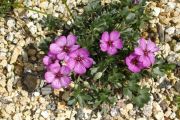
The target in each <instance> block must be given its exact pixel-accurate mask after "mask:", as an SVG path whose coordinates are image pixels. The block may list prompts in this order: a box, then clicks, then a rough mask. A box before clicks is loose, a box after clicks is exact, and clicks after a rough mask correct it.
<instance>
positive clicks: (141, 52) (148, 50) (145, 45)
mask: <svg viewBox="0 0 180 120" xmlns="http://www.w3.org/2000/svg"><path fill="white" fill-rule="evenodd" d="M158 50H159V49H158V47H157V46H156V44H155V43H154V42H152V41H151V40H150V39H149V40H145V39H144V38H141V39H140V40H139V46H138V47H136V48H135V50H134V52H133V53H131V54H130V55H129V56H128V57H126V60H125V61H126V64H127V65H128V69H129V70H131V71H132V72H134V73H137V72H140V71H141V70H142V69H144V68H149V67H150V66H151V65H152V64H154V63H155V55H154V52H157V51H158Z"/></svg>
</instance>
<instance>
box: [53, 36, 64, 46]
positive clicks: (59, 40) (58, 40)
mask: <svg viewBox="0 0 180 120" xmlns="http://www.w3.org/2000/svg"><path fill="white" fill-rule="evenodd" d="M66 41H67V39H66V36H60V37H59V38H58V39H57V40H56V41H55V43H56V44H57V45H58V46H60V47H62V46H65V45H66Z"/></svg>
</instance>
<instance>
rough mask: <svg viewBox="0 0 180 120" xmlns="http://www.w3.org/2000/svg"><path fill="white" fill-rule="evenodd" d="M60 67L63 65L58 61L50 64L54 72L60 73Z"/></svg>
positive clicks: (50, 68)
mask: <svg viewBox="0 0 180 120" xmlns="http://www.w3.org/2000/svg"><path fill="white" fill-rule="evenodd" d="M60 67H61V66H60V64H59V63H58V62H55V63H53V64H51V65H49V70H50V71H51V72H53V73H58V72H59V70H60Z"/></svg>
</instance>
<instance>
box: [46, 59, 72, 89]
mask: <svg viewBox="0 0 180 120" xmlns="http://www.w3.org/2000/svg"><path fill="white" fill-rule="evenodd" d="M53 68H54V69H53ZM51 70H53V71H51ZM69 74H70V69H69V68H68V67H66V66H62V67H61V66H60V65H58V63H57V62H56V63H55V64H54V65H53V66H51V67H50V70H48V71H47V72H46V73H45V80H46V82H47V83H50V84H51V86H52V87H53V88H55V89H59V88H66V87H68V85H69V84H70V83H71V78H70V76H69Z"/></svg>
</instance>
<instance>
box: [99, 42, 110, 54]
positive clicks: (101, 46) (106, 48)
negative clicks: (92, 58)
mask: <svg viewBox="0 0 180 120" xmlns="http://www.w3.org/2000/svg"><path fill="white" fill-rule="evenodd" d="M100 48H101V50H102V51H103V52H105V51H107V50H108V45H107V44H106V43H101V44H100Z"/></svg>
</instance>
